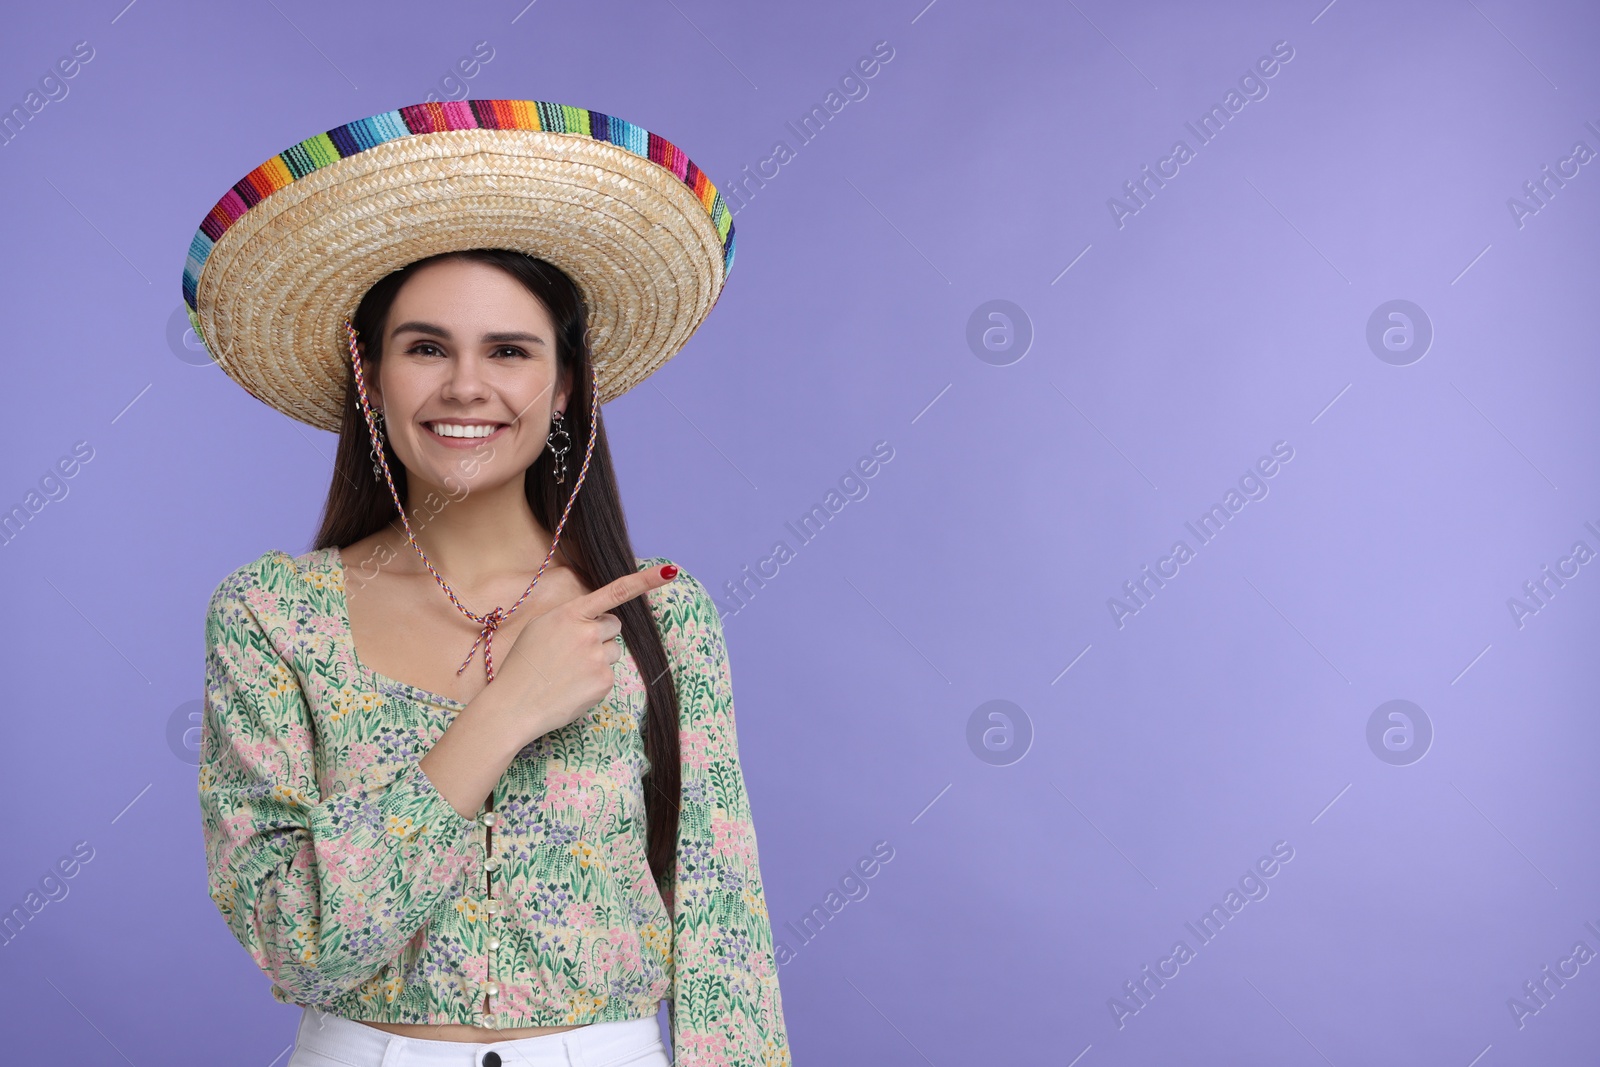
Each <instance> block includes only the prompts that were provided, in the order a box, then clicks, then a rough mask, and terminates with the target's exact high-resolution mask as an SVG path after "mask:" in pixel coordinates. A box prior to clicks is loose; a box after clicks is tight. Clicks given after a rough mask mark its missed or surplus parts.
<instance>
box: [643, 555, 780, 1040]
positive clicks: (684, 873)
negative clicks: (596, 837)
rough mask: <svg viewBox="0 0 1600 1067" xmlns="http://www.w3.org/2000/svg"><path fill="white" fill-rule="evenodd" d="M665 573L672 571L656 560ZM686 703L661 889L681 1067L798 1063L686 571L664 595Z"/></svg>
mask: <svg viewBox="0 0 1600 1067" xmlns="http://www.w3.org/2000/svg"><path fill="white" fill-rule="evenodd" d="M657 562H666V561H665V560H658V561H657ZM657 592H658V594H660V595H661V596H662V602H663V605H664V611H663V612H662V614H661V615H659V616H658V618H659V619H660V620H661V635H662V639H663V643H664V644H665V646H666V652H667V658H668V661H669V663H670V664H671V666H672V671H673V677H674V681H675V683H676V685H677V693H678V702H679V723H680V727H679V745H680V749H681V753H682V756H681V759H682V765H683V787H682V801H681V804H680V812H679V816H678V848H677V858H676V860H675V862H674V864H673V870H672V872H671V874H670V875H669V876H667V877H664V878H663V880H662V883H663V884H662V890H663V897H664V899H665V900H667V901H668V902H669V904H670V907H671V909H672V912H673V983H672V999H671V1001H670V1002H669V1003H668V1008H667V1010H668V1016H669V1018H670V1020H671V1030H672V1047H673V1055H674V1057H675V1058H674V1060H673V1062H674V1063H675V1064H679V1065H682V1067H724V1065H727V1067H754V1065H760V1067H780V1065H782V1067H787V1065H789V1064H790V1063H791V1059H790V1053H789V1041H788V1034H787V1032H786V1029H785V1026H784V1020H783V1005H782V1001H781V998H780V996H779V991H778V968H777V966H776V965H775V964H774V962H773V943H772V926H771V922H770V920H769V918H768V914H767V900H766V894H765V892H764V890H763V888H762V884H761V867H760V863H759V860H758V856H757V852H756V833H755V825H754V822H753V820H752V818H751V811H750V802H749V799H748V797H747V796H746V793H745V783H744V772H743V770H742V769H741V768H740V765H739V744H738V738H737V735H736V734H735V731H734V717H733V684H732V677H731V674H730V669H729V665H728V652H727V646H726V644H725V643H724V640H723V636H722V621H721V619H720V618H719V617H718V614H717V605H716V602H715V601H713V600H712V599H711V594H710V593H708V592H707V591H706V589H705V586H703V585H701V584H700V582H699V581H697V580H696V579H695V578H694V577H692V576H691V575H689V574H688V572H686V571H683V570H681V569H680V570H679V572H678V576H677V578H676V579H675V580H673V581H672V582H669V583H668V584H667V585H665V586H663V587H662V588H661V589H660V590H658V591H657Z"/></svg>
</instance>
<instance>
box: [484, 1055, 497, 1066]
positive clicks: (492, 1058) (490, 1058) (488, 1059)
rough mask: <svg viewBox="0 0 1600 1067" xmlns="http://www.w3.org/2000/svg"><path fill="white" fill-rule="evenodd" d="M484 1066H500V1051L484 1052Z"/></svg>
mask: <svg viewBox="0 0 1600 1067" xmlns="http://www.w3.org/2000/svg"><path fill="white" fill-rule="evenodd" d="M483 1067H500V1053H498V1052H494V1051H489V1052H485V1053H484V1054H483Z"/></svg>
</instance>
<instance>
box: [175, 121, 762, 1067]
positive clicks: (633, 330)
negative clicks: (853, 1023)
mask: <svg viewBox="0 0 1600 1067" xmlns="http://www.w3.org/2000/svg"><path fill="white" fill-rule="evenodd" d="M490 234H492V235H493V240H494V242H495V246H494V247H485V241H486V237H485V235H490ZM732 255H733V234H732V225H731V220H729V218H728V216H727V211H726V207H725V205H724V204H723V202H722V199H721V196H720V194H717V193H716V190H715V189H714V188H713V187H712V186H711V185H710V183H709V182H708V181H706V179H705V177H704V175H703V174H701V173H700V172H699V170H698V168H695V167H694V165H693V163H691V162H690V161H689V160H688V159H687V157H685V156H683V154H682V153H681V152H680V151H678V150H677V149H676V148H675V147H674V146H672V145H671V144H670V143H668V142H665V141H663V140H661V139H660V138H659V137H657V136H656V135H654V134H650V133H648V132H647V131H644V130H641V129H640V128H638V127H636V126H632V125H631V124H628V123H624V122H622V121H621V120H618V119H614V118H611V117H610V116H605V115H601V114H599V113H597V112H589V111H581V110H579V109H574V108H569V107H562V106H560V105H552V104H542V103H538V102H533V101H464V102H461V103H460V104H459V105H448V104H447V105H422V106H419V107H414V108H403V109H400V110H399V111H395V112H388V113H386V114H385V115H380V116H374V117H373V118H370V119H364V120H361V121H360V122H358V123H351V124H348V125H346V126H342V127H339V128H338V129H336V130H330V131H328V132H327V133H326V134H322V135H319V136H318V137H317V138H312V139H310V140H308V141H305V142H302V143H301V144H300V145H297V146H295V148H292V149H290V150H288V151H287V152H284V153H280V154H279V156H276V157H274V159H273V160H269V161H268V162H267V163H266V164H263V165H262V167H259V168H257V169H256V170H255V171H253V172H252V173H251V174H250V175H248V176H247V177H246V178H245V179H244V180H243V181H241V182H240V183H239V184H237V185H236V186H234V188H233V190H231V191H230V193H229V196H227V197H224V199H223V200H222V201H221V202H219V203H218V205H217V207H216V208H214V209H213V211H212V213H211V214H210V215H208V216H207V219H206V222H205V224H203V225H202V227H201V232H200V234H199V235H197V237H196V239H195V242H194V245H193V246H192V248H191V255H190V264H189V268H188V270H186V272H185V285H184V291H185V299H186V301H187V302H188V305H189V307H190V313H191V320H192V321H193V323H194V325H195V329H196V332H197V333H198V334H199V335H200V336H201V337H202V339H203V340H204V341H205V342H206V344H207V346H208V348H209V349H210V350H211V352H212V354H213V355H214V356H215V357H216V359H217V361H218V363H219V365H221V366H222V367H223V369H224V370H225V371H227V372H228V373H229V374H230V376H232V377H234V378H235V379H236V380H237V381H239V382H240V383H241V384H242V385H244V386H245V387H246V388H247V389H248V390H249V391H250V392H252V393H253V394H254V395H256V396H257V397H260V398H261V399H263V400H265V401H266V402H267V403H269V404H271V405H273V406H274V407H276V408H277V409H279V410H281V411H284V412H285V413H287V414H290V415H291V416H293V417H295V418H298V419H301V420H302V421H306V422H308V423H310V424H311V425H316V426H321V427H323V428H325V429H337V430H338V431H339V434H340V437H339V447H338V453H337V456H336V458H335V462H334V474H333V480H332V484H331V486H330V489H329V493H328V498H327V503H326V507H325V510H324V515H323V522H322V528H321V531H320V533H319V535H318V537H317V540H316V544H315V546H314V547H313V549H312V550H310V551H309V552H306V553H304V554H302V555H299V556H291V555H289V554H288V553H284V552H281V551H272V552H267V553H266V554H264V555H263V556H261V557H260V558H258V559H256V560H255V561H253V562H251V563H249V564H246V565H245V566H243V567H240V568H238V569H237V570H235V571H234V572H233V573H232V574H230V575H229V576H228V577H227V578H225V579H224V580H223V581H222V582H221V583H220V584H219V585H218V587H217V590H216V592H215V594H214V595H213V597H212V599H211V603H210V606H209V610H208V615H207V622H206V640H207V649H206V663H207V672H206V674H207V681H206V711H205V715H204V719H203V727H202V738H201V767H200V782H199V796H200V801H201V811H202V816H203V826H204V829H205V838H206V856H207V863H208V870H209V876H210V877H209V882H210V892H211V896H212V899H213V900H214V901H215V902H216V903H217V906H218V908H219V909H220V910H221V912H222V914H223V916H224V917H225V919H226V920H227V922H228V924H229V927H230V929H232V931H233V933H234V934H235V936H236V937H237V938H238V939H239V941H240V943H241V944H242V945H243V946H244V947H245V948H246V949H247V950H248V951H249V952H250V954H251V955H252V957H253V958H254V959H255V960H256V962H257V964H258V965H259V966H260V967H261V968H262V969H263V970H264V971H265V972H266V973H267V975H268V976H269V977H270V978H271V979H272V982H273V985H272V994H273V996H274V998H275V999H277V1000H279V1001H280V1002H283V1003H295V1004H300V1005H302V1006H303V1008H304V1011H303V1014H302V1019H301V1023H300V1028H299V1033H298V1035H297V1040H296V1048H295V1052H294V1055H293V1056H292V1057H291V1059H290V1061H289V1064H290V1067H305V1065H310V1064H323V1063H330V1062H337V1063H344V1064H355V1065H362V1064H369V1063H370V1064H373V1065H378V1064H384V1065H392V1064H413V1063H414V1064H428V1063H437V1064H445V1063H451V1064H456V1063H461V1064H464V1063H466V1062H468V1059H466V1058H462V1057H463V1054H465V1053H467V1052H468V1045H470V1059H471V1062H472V1063H474V1064H482V1065H484V1067H497V1065H498V1064H501V1063H508V1064H509V1063H527V1064H534V1065H538V1064H546V1063H548V1064H555V1063H561V1064H567V1063H569V1062H582V1063H588V1064H591V1065H598V1064H602V1063H604V1064H617V1065H621V1064H665V1063H667V1062H668V1060H667V1056H666V1050H665V1048H664V1047H663V1045H662V1042H661V1040H660V1033H659V1030H658V1028H657V1026H656V1022H655V1018H654V1016H655V1014H656V1011H657V1009H658V1007H659V1004H660V1002H661V1001H662V1000H663V999H666V1000H667V1001H668V1004H669V1014H670V1016H671V1021H672V1024H671V1030H672V1039H673V1047H674V1051H675V1060H674V1061H673V1062H676V1063H679V1064H706V1065H712V1064H788V1063H789V1062H790V1054H789V1047H788V1039H787V1034H786V1029H785V1025H784V1019H783V1013H782V1007H781V998H780V995H779V988H778V980H777V968H776V966H775V965H774V962H773V955H772V934H771V927H770V922H769V919H768V916H767V912H766V904H765V894H764V890H763V886H762V881H761V875H760V866H759V860H758V854H757V851H756V839H755V832H754V828H753V825H752V822H751V816H750V809H749V803H748V799H747V796H746V793H745V785H744V779H743V773H742V770H741V768H740V765H739V762H738V746H737V738H736V734H735V730H734V716H733V703H732V692H731V681H730V674H729V669H728V662H727V653H726V646H725V644H724V642H723V638H722V632H721V626H720V622H719V619H718V614H717V609H716V605H715V604H714V603H713V601H712V600H711V597H710V595H709V593H708V592H707V591H706V589H705V587H704V586H703V585H702V584H701V583H700V582H699V581H698V580H696V579H695V578H694V577H692V576H691V575H689V574H687V573H686V572H683V571H681V570H680V569H678V568H677V567H675V566H674V565H673V564H671V563H670V562H668V561H666V560H663V559H661V558H659V557H655V558H651V559H646V560H640V559H638V558H636V557H635V556H634V555H633V551H632V547H631V544H630V541H629V538H628V533H627V527H626V524H625V522H624V520H623V511H622V507H621V504H620V499H619V496H618V492H617V485H616V481H615V478H614V475H613V472H612V469H611V461H610V457H609V454H608V451H607V448H606V442H605V434H604V428H603V424H602V423H601V421H600V417H599V404H600V403H601V402H602V401H603V400H607V399H611V398H612V397H614V396H615V395H618V394H619V393H620V392H622V391H623V390H625V389H627V388H630V387H631V386H632V385H635V384H637V383H638V382H639V381H640V380H642V379H643V378H644V377H645V376H647V375H648V374H649V373H651V372H652V371H654V370H655V369H656V368H658V367H659V366H660V365H661V364H662V363H664V362H665V361H666V359H668V358H670V357H671V356H672V355H674V354H675V353H676V352H677V351H678V350H679V349H680V348H681V347H682V345H683V343H684V342H685V341H686V340H687V338H688V337H689V336H690V334H692V332H693V331H694V329H696V328H697V327H698V325H699V323H700V322H701V321H703V319H704V317H705V315H706V314H707V313H709V311H710V309H711V307H712V306H713V305H714V304H715V301H716V299H717V297H718V295H720V291H721V287H722V285H723V283H724V282H725V280H726V275H727V270H728V268H729V267H730V266H731V264H732ZM338 333H342V335H343V345H342V348H343V352H344V353H347V354H341V352H340V347H338V346H336V344H333V343H330V342H335V341H336V335H337V334H338ZM330 351H331V355H330ZM602 357H603V358H604V363H603V365H602V362H601V358H602ZM571 410H576V411H579V412H585V411H586V412H587V413H588V418H587V419H586V420H585V419H581V418H579V419H575V420H573V425H572V426H571V427H570V428H569V427H568V426H567V424H566V421H565V415H566V413H567V412H568V411H571ZM575 449H581V450H582V460H581V463H580V462H576V456H575V455H574V462H573V463H571V464H569V460H568V455H569V453H571V452H573V451H574V450H575ZM571 466H577V468H578V469H577V471H576V477H575V478H574V477H573V476H572V475H573V472H572V470H571V469H570V467H571ZM586 479H587V481H588V489H587V491H585V492H580V491H579V490H580V489H581V488H582V487H583V486H584V483H585V480H586ZM397 520H398V521H397ZM563 534H565V540H563ZM534 559H541V560H542V561H543V562H542V563H541V564H540V565H539V566H538V567H537V568H536V569H535V568H533V566H532V561H533V560H534ZM641 565H643V566H641ZM446 575H449V578H448V579H447V578H446V577H445V576H446ZM530 577H531V580H530ZM519 593H520V595H519ZM471 605H477V606H479V610H473V609H472V607H471ZM485 605H494V606H493V607H484V606H485ZM475 660H476V661H478V662H481V664H482V666H481V668H480V667H477V666H476V665H475V664H474V661H475ZM469 668H471V669H469Z"/></svg>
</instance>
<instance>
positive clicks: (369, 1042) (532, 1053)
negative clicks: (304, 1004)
mask: <svg viewBox="0 0 1600 1067" xmlns="http://www.w3.org/2000/svg"><path fill="white" fill-rule="evenodd" d="M302 1011H303V1013H304V1014H303V1015H302V1016H301V1018H300V1029H299V1030H298V1032H297V1033H296V1034H295V1042H294V1053H293V1054H292V1055H290V1057H289V1062H288V1064H287V1065H286V1067H670V1065H671V1063H672V1061H671V1060H670V1059H668V1058H667V1048H666V1046H665V1045H664V1044H662V1042H661V1027H660V1026H659V1025H658V1024H657V1023H656V1020H655V1018H654V1017H653V1016H652V1017H650V1018H647V1019H629V1020H627V1021H626V1022H606V1023H590V1024H588V1025H587V1026H580V1027H578V1028H577V1029H576V1030H565V1031H562V1032H561V1033H558V1034H540V1035H539V1036H538V1037H521V1038H516V1039H514V1040H510V1041H485V1042H477V1041H427V1040H423V1039H421V1038H415V1037H399V1036H397V1035H395V1034H390V1033H385V1032H384V1031H382V1030H379V1029H378V1028H377V1027H375V1026H367V1025H366V1024H364V1023H358V1022H354V1021H352V1020H350V1019H345V1018H341V1017H340V1016H337V1015H330V1014H328V1013H327V1012H324V1011H320V1010H318V1009H316V1008H302Z"/></svg>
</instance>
